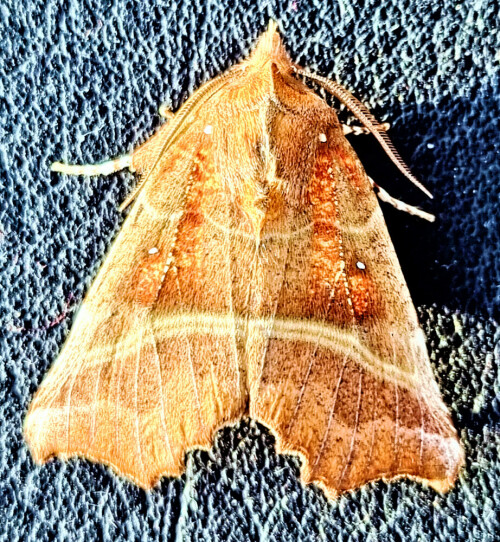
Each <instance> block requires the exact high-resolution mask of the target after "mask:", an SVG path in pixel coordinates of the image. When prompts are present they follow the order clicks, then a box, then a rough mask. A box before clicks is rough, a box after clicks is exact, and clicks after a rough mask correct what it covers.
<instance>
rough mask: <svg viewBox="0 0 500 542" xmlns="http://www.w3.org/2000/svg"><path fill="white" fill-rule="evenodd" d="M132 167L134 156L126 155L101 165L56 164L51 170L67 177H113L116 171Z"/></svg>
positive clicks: (52, 165)
mask: <svg viewBox="0 0 500 542" xmlns="http://www.w3.org/2000/svg"><path fill="white" fill-rule="evenodd" d="M131 165H132V155H131V154H126V155H125V156H120V157H118V158H115V159H114V160H107V161H106V162H101V163H100V164H83V165H77V164H75V165H70V164H63V163H62V162H54V163H53V164H51V166H50V169H51V170H52V171H57V172H58V173H65V174H66V175H87V176H89V177H90V176H92V175H111V174H112V173H115V172H116V171H120V170H122V169H127V168H128V169H130V168H131Z"/></svg>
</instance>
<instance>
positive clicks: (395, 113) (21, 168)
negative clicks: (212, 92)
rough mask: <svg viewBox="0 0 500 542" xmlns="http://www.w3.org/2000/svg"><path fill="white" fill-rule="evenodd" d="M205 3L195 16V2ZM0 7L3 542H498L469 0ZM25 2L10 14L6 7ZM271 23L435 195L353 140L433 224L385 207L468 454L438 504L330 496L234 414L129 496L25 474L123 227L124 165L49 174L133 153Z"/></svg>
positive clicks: (84, 482) (487, 159) (493, 148)
mask: <svg viewBox="0 0 500 542" xmlns="http://www.w3.org/2000/svg"><path fill="white" fill-rule="evenodd" d="M201 4H202V5H201ZM359 4H360V5H364V7H362V8H361V7H353V3H352V2H348V1H347V0H338V2H332V4H331V6H330V7H326V2H320V1H319V0H316V1H310V2H305V1H301V0H295V1H291V2H281V3H280V2H264V1H260V2H259V1H251V0H248V1H247V2H233V1H230V0H221V1H218V2H215V1H211V2H210V1H207V2H203V3H201V2H197V1H191V2H179V3H175V2H171V3H168V2H161V1H159V0H157V1H155V0H142V1H141V2H132V1H124V0H116V1H114V2H104V1H102V2H98V1H92V0H88V1H85V2H80V1H76V0H71V1H66V0H47V1H43V2H42V1H39V2H34V1H26V2H23V3H22V4H21V3H20V2H16V1H14V0H12V1H11V2H8V1H7V2H6V1H5V0H1V1H0V36H1V42H0V119H1V120H0V189H1V197H0V269H1V274H0V319H1V326H0V334H1V338H0V340H1V348H0V355H1V356H2V359H1V361H0V539H1V540H9V541H15V540H23V541H24V540H36V541H45V540H85V541H88V540H112V541H113V542H117V541H121V540H154V539H161V540H234V541H243V540H245V541H246V540H280V541H281V540H305V541H310V540H311V541H312V540H318V541H319V540H332V539H333V540H337V539H339V540H344V539H345V540H347V539H352V540H445V541H447V542H449V541H450V540H476V539H477V540H481V541H488V540H494V539H495V532H496V536H497V537H498V533H499V522H498V507H499V496H498V488H499V479H500V469H499V460H498V452H499V447H500V436H499V428H500V426H499V409H500V407H499V401H498V394H499V386H500V383H499V376H498V375H499V341H498V338H499V330H498V326H497V324H496V323H495V319H496V320H497V321H498V315H499V301H500V299H499V265H498V262H499V246H500V245H499V233H498V232H499V231H500V230H499V225H498V195H499V169H500V168H499V161H498V146H499V126H498V119H499V94H500V93H499V77H498V56H497V58H496V60H495V56H494V54H495V51H496V50H498V45H499V40H498V35H497V31H496V28H497V21H496V20H495V17H496V11H497V5H496V2H494V1H493V0H490V1H487V0H484V1H476V2H474V1H460V0H455V1H431V0H423V1H422V0H394V1H393V2H380V1H379V0H369V1H366V2H360V3H359ZM21 5H22V6H23V7H21ZM270 17H273V18H274V19H276V20H277V21H278V22H279V26H280V29H281V31H282V34H283V35H284V39H285V42H286V45H287V48H288V49H289V51H290V53H291V55H292V57H293V58H294V59H296V60H298V61H299V62H300V63H301V64H302V65H303V66H306V67H308V68H310V69H312V70H314V71H317V72H318V73H320V74H322V75H326V76H329V77H331V78H336V79H337V80H339V81H340V82H342V83H343V84H345V85H346V86H347V87H348V88H350V89H352V90H353V91H355V92H356V94H357V96H358V97H360V98H361V99H363V100H364V101H365V102H366V103H367V104H368V105H369V106H370V107H372V108H373V110H374V112H375V114H376V115H377V116H378V117H379V118H382V120H389V121H390V122H391V123H392V129H391V136H392V138H393V140H394V141H395V144H396V146H397V147H398V148H399V150H400V151H401V154H402V155H403V156H404V157H405V158H406V159H407V161H408V163H409V165H410V166H411V167H412V169H413V171H414V173H415V174H416V175H417V176H418V177H419V178H420V179H422V180H423V181H424V182H425V183H426V184H427V186H428V187H429V188H430V189H431V190H432V191H433V192H434V194H435V199H434V200H433V201H432V202H431V201H426V200H425V199H424V198H423V196H421V195H420V194H419V193H417V191H416V190H415V189H414V188H412V187H411V186H410V185H409V183H407V182H406V181H404V180H403V179H402V178H401V176H400V175H399V174H398V172H397V170H396V169H395V168H394V167H393V166H391V165H390V163H389V161H388V160H387V159H386V158H385V157H384V155H383V153H382V152H381V151H380V149H379V148H378V146H377V144H376V143H375V142H374V141H373V140H372V139H371V138H369V137H358V138H357V140H355V141H354V144H355V146H356V148H357V149H358V151H359V154H360V156H361V157H362V158H363V160H364V163H365V164H366V167H367V169H368V171H369V173H370V174H371V175H372V176H373V177H374V178H375V179H376V180H377V181H378V182H380V183H382V184H383V185H384V186H385V187H386V188H388V189H389V190H390V191H391V192H392V193H393V195H395V196H396V197H402V198H403V199H405V200H407V201H409V202H410V203H416V204H419V205H421V206H422V207H424V208H425V209H426V210H428V211H431V212H434V213H436V214H437V216H438V220H437V222H436V223H435V224H433V225H431V224H427V223H423V221H420V220H418V219H416V218H414V217H411V216H408V215H402V214H399V213H398V212H397V211H395V210H393V209H391V208H388V207H387V206H384V207H383V209H384V213H385V214H386V217H387V222H388V226H389V230H390V232H391V236H392V237H393V240H394V242H395V245H396V250H397V252H398V255H399V256H400V259H401V263H402V266H403V271H404V273H405V276H406V277H407V280H408V285H409V287H410V290H411V292H412V295H413V298H414V300H415V303H416V305H417V307H419V313H420V317H421V321H422V325H423V326H424V329H425V332H426V333H427V336H428V345H429V349H430V352H431V357H432V361H433V364H434V368H435V372H436V374H437V377H438V380H439V384H440V387H441V389H442V390H443V394H444V398H445V401H446V402H447V404H448V405H450V408H451V410H452V413H453V417H454V420H455V422H456V425H457V427H458V428H459V430H460V432H461V435H462V438H463V441H464V444H465V448H466V454H467V465H466V468H465V470H464V471H463V473H462V475H461V478H460V481H459V483H458V485H457V488H456V489H455V490H454V491H452V492H451V493H449V494H448V495H446V496H440V495H438V494H436V493H434V492H433V491H432V490H429V489H424V488H422V487H420V486H419V485H417V484H415V483H412V482H406V481H405V482H399V483H395V484H391V485H389V486H387V485H385V484H384V483H377V484H372V485H370V486H367V487H365V488H363V489H362V490H360V491H357V492H355V493H354V494H352V495H350V496H346V497H342V498H341V499H339V500H338V501H335V502H328V501H327V500H326V499H325V498H324V496H323V494H322V493H321V491H320V490H318V489H314V488H306V489H305V488H304V487H302V486H301V484H300V482H299V481H298V478H297V475H298V471H299V463H298V460H297V459H293V458H290V457H286V456H277V455H276V453H275V451H274V448H273V438H272V437H271V436H270V434H269V433H268V432H267V431H266V430H264V429H263V428H262V427H259V426H257V425H255V424H254V423H253V422H249V421H245V422H243V423H242V424H240V425H238V426H237V427H235V428H233V429H229V428H227V429H224V430H223V431H221V432H220V433H219V434H218V436H217V439H216V442H215V445H214V447H213V449H212V450H211V451H210V452H209V453H207V452H197V453H193V454H189V455H188V459H187V465H188V468H187V472H186V475H185V476H184V477H183V478H182V480H169V479H164V480H163V481H162V483H161V485H160V486H159V487H158V489H156V490H154V491H153V492H151V493H145V492H144V491H142V490H139V489H137V488H136V487H134V486H132V485H130V484H128V483H126V482H123V481H121V480H120V479H118V478H117V477H116V476H115V475H113V474H111V473H110V472H109V471H108V470H107V469H106V468H104V467H101V466H98V465H93V464H90V463H89V462H86V461H83V460H73V461H70V462H69V463H67V464H64V463H62V462H60V461H53V462H52V463H50V464H49V465H47V466H45V467H42V468H38V467H35V466H34V465H33V463H32V460H31V458H30V456H29V453H28V451H27V449H26V447H25V445H24V443H23V440H22V435H21V427H22V421H23V417H24V414H25V410H26V408H27V406H28V404H29V401H30V397H31V395H32V393H33V392H34V391H35V389H36V388H37V386H38V384H39V383H40V381H41V379H42V376H43V374H44V373H45V371H46V370H47V369H48V367H49V366H50V364H51V363H52V362H53V360H54V358H55V356H56V355H57V352H58V351H59V349H60V347H61V345H62V343H63V340H64V337H65V336H66V334H67V333H68V330H69V328H70V326H71V320H72V316H73V315H74V311H75V309H76V307H77V306H78V305H79V303H80V301H81V299H82V297H83V295H84V292H85V291H86V289H87V287H88V285H89V283H90V281H91V279H92V278H93V277H94V276H95V273H96V272H97V269H98V267H99V264H100V262H102V259H103V257H104V255H105V252H106V248H107V247H108V246H109V244H110V241H111V239H112V238H113V236H114V235H115V234H116V232H117V231H118V228H119V225H120V222H121V221H122V217H121V216H120V214H119V213H118V211H117V204H118V203H119V202H120V201H122V200H123V198H124V196H125V194H126V193H127V192H128V191H129V190H130V188H131V186H132V184H133V182H134V181H133V178H132V176H131V175H129V174H120V175H116V176H113V177H108V178H103V177H100V178H97V179H92V180H90V179H84V178H83V179H82V178H70V177H65V176H59V175H56V174H52V175H51V174H49V170H48V166H49V164H50V162H51V161H53V160H55V159H65V160H68V161H72V162H84V163H85V162H96V161H100V160H103V159H106V158H109V157H112V156H115V155H118V154H121V153H124V152H126V151H128V150H130V149H131V148H133V147H134V146H135V145H137V144H138V143H141V142H142V141H144V140H145V139H146V138H147V137H148V136H149V135H150V134H151V133H152V132H153V130H154V128H155V127H157V126H158V125H159V123H160V120H159V117H158V115H157V107H158V105H159V104H160V103H161V102H167V103H168V104H169V105H170V106H171V107H172V108H173V109H174V110H175V109H177V108H178V107H179V105H180V104H181V103H182V102H183V101H184V100H185V99H186V97H187V96H189V94H190V93H191V92H192V91H193V90H194V89H195V88H197V87H198V86H199V84H200V83H201V82H202V81H205V80H207V79H208V78H210V77H212V76H214V75H216V74H218V73H220V72H222V71H223V70H224V69H226V68H227V67H228V66H230V65H232V64H233V63H235V62H236V61H238V60H240V59H241V58H242V57H243V56H245V54H246V53H247V52H248V51H249V48H250V46H251V44H252V43H253V42H254V39H255V38H256V37H257V36H258V34H259V33H260V32H261V31H262V30H263V29H264V28H265V27H266V26H267V22H268V19H269V18H270Z"/></svg>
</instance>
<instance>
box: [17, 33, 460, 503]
mask: <svg viewBox="0 0 500 542" xmlns="http://www.w3.org/2000/svg"><path fill="white" fill-rule="evenodd" d="M297 75H307V76H308V77H311V78H312V79H314V80H315V81H317V82H318V83H319V84H320V85H323V86H324V87H325V88H326V89H327V90H329V91H330V92H331V93H332V94H333V95H335V96H336V97H337V98H339V99H340V100H341V101H343V102H344V103H345V104H346V105H347V106H348V107H349V108H350V109H351V110H352V111H353V113H354V114H355V115H356V116H357V117H358V119H360V120H361V122H362V123H363V124H364V125H365V127H366V128H368V130H369V131H371V132H372V133H373V134H374V135H375V136H376V137H377V139H378V140H379V141H380V142H381V143H382V145H383V146H384V148H385V149H386V151H387V152H388V153H389V155H390V156H391V158H392V159H393V160H394V162H395V163H396V165H397V166H398V167H399V168H400V169H401V170H402V171H403V172H404V173H405V174H406V175H407V176H408V177H410V178H411V179H412V180H414V181H415V179H414V178H413V177H412V176H411V174H410V173H409V171H408V169H407V168H406V166H405V165H404V164H403V162H402V160H401V159H400V158H399V156H398V155H397V153H396V151H395V150H394V148H393V147H392V146H391V145H390V142H389V140H388V138H387V135H386V134H385V132H384V126H383V125H380V124H377V122H376V121H375V119H374V118H373V117H372V116H371V115H370V114H369V112H368V111H367V110H366V109H365V108H364V107H363V106H362V105H361V104H360V103H359V102H358V101H357V100H356V99H355V98H354V97H353V96H352V95H351V94H350V93H348V92H347V91H346V90H345V89H343V88H342V87H340V86H339V85H338V84H336V83H333V82H330V81H328V80H326V79H324V78H321V77H319V76H313V75H311V74H306V73H305V72H304V71H303V70H301V69H300V68H299V67H298V66H297V65H295V64H293V63H292V62H291V60H290V58H289V56H288V54H287V53H286V51H285V49H284V47H283V45H282V43H281V41H280V37H279V35H278V33H277V31H276V24H275V23H271V24H270V27H269V29H268V31H267V32H266V33H264V34H263V35H262V36H261V38H260V40H259V42H258V45H257V47H256V49H255V51H254V52H253V54H252V55H251V56H250V58H249V59H248V60H246V61H245V62H242V63H240V64H238V65H236V66H234V67H233V68H232V69H230V70H229V71H228V72H227V73H225V74H224V75H222V76H220V77H218V78H216V79H214V80H212V81H210V82H208V83H206V84H205V85H203V86H202V87H201V88H200V89H199V90H198V91H197V92H196V93H195V94H194V95H193V96H192V97H191V98H190V99H189V100H188V101H187V102H186V103H185V104H184V105H183V106H182V107H181V108H180V110H179V111H178V112H177V114H175V115H174V116H172V118H171V119H170V121H169V122H168V123H166V124H164V125H163V126H162V127H161V128H160V129H159V131H158V132H157V133H156V134H155V135H154V136H153V137H151V138H150V139H149V140H148V141H146V143H144V144H143V145H142V146H140V147H139V148H138V149H136V150H135V151H133V152H132V153H131V154H130V155H129V156H125V157H122V158H119V159H117V160H113V161H110V162H106V163H104V164H100V165H97V166H66V165H63V164H60V163H56V164H54V166H53V169H54V170H56V171H62V172H65V173H71V174H74V173H77V174H90V175H92V174H108V173H111V172H112V171H116V170H119V169H122V168H124V167H128V168H129V169H130V170H132V171H135V172H137V174H138V175H139V176H140V177H141V182H140V184H139V186H138V188H137V189H136V190H135V192H134V193H133V194H132V196H130V197H129V198H128V200H127V201H126V202H125V203H124V204H123V206H122V207H126V206H128V205H129V204H130V203H131V202H132V201H134V203H133V206H132V208H131V210H130V213H129V215H128V217H127V219H126V221H125V223H124V224H123V227H122V229H121V231H120V233H119V235H118V237H117V238H116V240H115V242H114V243H113V245H112V248H111V250H110V252H109V254H108V256H107V258H106V260H105V262H104V264H103V265H102V268H101V270H100V272H99V274H98V276H97V278H96V279H95V281H94V283H93V285H92V287H91V288H90V290H89V292H88V294H87V296H86V298H85V301H84V303H83V305H82V307H81V309H80V311H79V313H78V315H77V317H76V319H75V322H74V324H73V328H72V330H71V333H70V335H69V337H68V339H67V341H66V343H65V345H64V347H63V349H62V351H61V353H60V355H59V357H58V359H57V361H56V362H55V364H54V366H53V367H52V368H51V370H50V372H49V373H48V375H47V376H46V377H45V379H44V381H43V382H42V384H41V386H40V389H39V390H38V392H37V393H36V395H35V397H34V399H33V402H32V404H31V407H30V409H29V412H28V415H27V418H26V421H25V426H24V434H25V437H26V440H27V442H28V445H29V447H30V450H31V453H32V454H33V457H34V458H35V460H36V461H37V462H44V461H46V460H47V459H49V458H50V457H52V456H58V457H61V458H64V459H66V458H68V457H70V456H74V455H76V456H83V457H86V458H88V459H91V460H93V461H98V462H102V463H105V464H106V465H109V466H111V467H112V468H113V469H114V470H115V471H116V472H117V473H119V474H121V475H123V476H125V477H126V478H128V479H130V480H133V481H134V482H135V483H136V484H138V485H139V486H141V487H143V488H150V487H152V486H153V485H154V484H156V483H157V481H158V480H159V479H160V478H161V477H162V476H179V475H181V474H182V472H183V471H184V455H185V453H186V451H188V450H190V449H192V448H199V447H204V448H209V447H211V446H212V442H213V438H214V434H215V432H216V431H217V430H218V429H219V428H220V427H221V426H223V425H225V424H231V423H233V422H235V421H237V420H238V419H239V418H241V417H242V416H250V417H252V418H254V419H256V420H258V421H259V422H261V423H263V424H264V425H265V426H267V427H268V428H269V429H270V430H271V431H272V433H273V434H274V436H275V437H276V447H277V450H278V452H281V453H296V454H299V455H300V457H301V459H302V470H301V478H302V480H303V482H304V483H310V482H314V483H316V484H319V485H321V486H322V487H323V488H324V490H325V492H326V493H327V495H329V496H336V495H338V494H339V493H341V492H344V491H348V490H352V489H355V488H357V487H359V486H361V485H363V484H365V483H367V482H369V481H371V480H377V479H384V480H393V479H395V478H399V477H404V476H406V477H410V478H413V479H416V480H418V481H420V482H423V483H426V484H428V485H430V486H431V487H433V488H434V489H436V490H438V491H446V490H448V489H449V488H450V487H451V486H452V485H453V484H454V482H455V480H456V478H457V474H458V471H459V469H460V467H461V466H462V464H463V461H464V454H463V450H462V447H461V445H460V442H459V440H458V437H457V433H456V431H455V429H454V427H453V424H452V422H451V419H450V415H449V412H448V410H447V408H446V407H445V405H444V403H443V401H442V399H441V396H440V392H439V389H438V387H437V384H436V381H435V380H434V376H433V374H432V370H431V366H430V363H429V359H428V356H427V352H426V347H425V338H424V335H423V332H422V330H421V329H420V327H419V325H418V322H417V316H416V312H415V309H414V307H413V305H412V302H411V299H410V295H409V292H408V289H407V286H406V284H405V281H404V278H403V275H402V272H401V269H400V267H399V263H398V260H397V258H396V254H395V252H394V248H393V245H392V243H391V240H390V238H389V234H388V232H387V229H386V226H385V223H384V219H383V216H382V212H381V210H380V207H379V205H378V202H377V198H376V196H375V194H374V188H375V190H376V191H377V192H378V193H379V195H381V196H382V197H383V198H385V199H388V200H389V201H391V202H392V203H393V204H395V205H396V206H398V207H401V208H404V209H406V210H407V211H409V212H414V213H416V214H420V215H421V216H423V217H424V218H429V219H430V218H431V217H430V216H429V215H427V214H425V213H423V212H421V211H418V210H417V209H415V208H412V207H410V206H407V205H405V204H402V203H400V202H397V201H395V200H392V199H391V198H390V196H388V195H387V194H386V193H385V192H383V191H382V190H381V189H380V188H379V187H377V186H376V185H374V183H373V182H372V181H371V180H370V179H369V178H368V177H367V175H366V173H365V171H364V169H363V167H362V165H361V163H360V161H359V159H358V158H357V156H356V154H355V153H354V151H353V149H352V148H351V146H350V144H349V143H348V141H347V140H346V139H345V137H344V134H343V128H342V126H341V124H340V123H339V121H338V119H337V116H336V114H335V112H334V111H333V110H332V109H331V108H330V107H329V106H328V105H327V104H326V103H325V102H324V101H323V100H322V99H321V98H320V97H319V96H318V95H317V94H315V93H314V92H313V91H312V90H311V89H309V88H308V87H307V86H306V85H305V84H304V83H303V82H302V81H301V80H300V79H298V78H297ZM415 182H417V181H415Z"/></svg>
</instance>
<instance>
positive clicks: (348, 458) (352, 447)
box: [339, 371, 363, 485]
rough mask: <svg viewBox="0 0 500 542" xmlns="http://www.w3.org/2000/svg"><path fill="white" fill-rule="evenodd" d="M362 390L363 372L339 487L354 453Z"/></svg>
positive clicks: (360, 375) (360, 374)
mask: <svg viewBox="0 0 500 542" xmlns="http://www.w3.org/2000/svg"><path fill="white" fill-rule="evenodd" d="M362 389H363V372H362V371H361V372H360V373H359V387H358V403H357V406H356V420H355V422H354V429H353V432H352V439H351V445H350V446H349V454H348V455H347V459H346V462H345V465H344V469H343V470H342V474H341V475H340V481H339V485H342V482H343V481H344V476H345V473H346V471H347V468H348V467H349V465H350V462H351V458H352V453H353V451H354V443H355V442H356V434H357V432H358V425H359V412H360V409H361V395H362V394H361V391H362Z"/></svg>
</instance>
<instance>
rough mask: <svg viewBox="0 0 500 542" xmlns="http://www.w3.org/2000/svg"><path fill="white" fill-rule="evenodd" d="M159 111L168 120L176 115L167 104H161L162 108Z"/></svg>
mask: <svg viewBox="0 0 500 542" xmlns="http://www.w3.org/2000/svg"><path fill="white" fill-rule="evenodd" d="M158 113H160V117H163V118H164V119H167V120H170V119H172V118H173V117H174V114H173V113H172V111H170V109H169V108H168V105H167V104H161V105H160V109H158Z"/></svg>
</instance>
